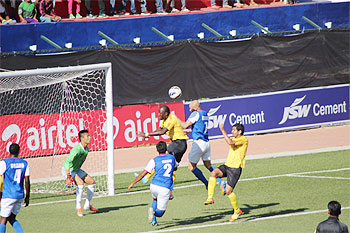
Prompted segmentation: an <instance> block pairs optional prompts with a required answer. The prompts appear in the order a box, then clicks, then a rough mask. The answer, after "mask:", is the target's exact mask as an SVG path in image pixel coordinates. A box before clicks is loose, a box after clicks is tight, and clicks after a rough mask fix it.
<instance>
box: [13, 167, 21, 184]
mask: <svg viewBox="0 0 350 233" xmlns="http://www.w3.org/2000/svg"><path fill="white" fill-rule="evenodd" d="M21 173H22V172H21V169H16V172H15V176H14V177H13V180H14V181H16V182H17V184H19V183H21Z"/></svg>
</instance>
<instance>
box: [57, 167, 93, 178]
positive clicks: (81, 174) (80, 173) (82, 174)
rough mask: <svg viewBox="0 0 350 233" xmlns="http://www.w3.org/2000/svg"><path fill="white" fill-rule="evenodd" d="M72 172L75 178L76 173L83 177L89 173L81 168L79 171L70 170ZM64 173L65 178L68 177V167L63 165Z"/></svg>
mask: <svg viewBox="0 0 350 233" xmlns="http://www.w3.org/2000/svg"><path fill="white" fill-rule="evenodd" d="M70 174H71V176H72V178H73V179H74V176H75V175H78V176H79V177H80V178H82V179H83V178H84V176H86V175H87V173H86V172H85V171H84V170H83V169H80V170H79V171H72V170H70ZM62 175H63V177H64V178H65V179H67V173H66V169H64V167H62Z"/></svg>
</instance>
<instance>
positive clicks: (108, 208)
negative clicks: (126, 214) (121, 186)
mask: <svg viewBox="0 0 350 233" xmlns="http://www.w3.org/2000/svg"><path fill="white" fill-rule="evenodd" d="M146 205H148V204H137V205H125V206H111V207H106V208H99V209H98V210H99V211H98V212H90V213H89V214H102V213H108V212H110V211H117V210H120V209H125V208H132V207H139V206H146Z"/></svg>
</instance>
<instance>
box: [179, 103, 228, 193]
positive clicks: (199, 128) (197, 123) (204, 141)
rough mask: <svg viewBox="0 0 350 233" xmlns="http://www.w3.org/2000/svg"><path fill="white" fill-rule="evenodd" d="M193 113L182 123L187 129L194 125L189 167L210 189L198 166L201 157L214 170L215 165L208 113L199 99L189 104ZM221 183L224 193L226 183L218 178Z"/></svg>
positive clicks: (205, 164)
mask: <svg viewBox="0 0 350 233" xmlns="http://www.w3.org/2000/svg"><path fill="white" fill-rule="evenodd" d="M189 108H190V112H191V115H190V116H189V118H188V119H187V121H186V122H183V123H182V127H183V128H184V129H187V128H188V127H190V126H191V127H192V130H189V131H188V132H190V131H192V138H193V144H192V149H191V151H190V153H189V155H188V161H189V163H188V169H189V170H190V171H191V172H192V173H193V174H194V175H195V176H196V177H197V178H198V179H199V180H200V181H202V182H203V184H204V185H205V187H206V188H207V189H208V180H207V179H206V178H205V177H204V175H203V173H202V171H201V170H200V169H199V168H197V163H198V162H199V159H200V158H202V160H203V163H204V166H205V167H206V168H207V169H208V170H209V171H210V172H212V171H213V170H214V169H215V167H214V166H212V165H211V161H210V142H209V136H208V128H207V126H208V114H207V112H206V111H204V110H202V109H201V106H200V103H199V101H198V100H194V101H192V102H191V103H190V105H189ZM217 181H218V182H219V184H220V189H221V190H222V191H221V192H222V193H224V190H225V189H224V187H225V184H222V179H221V178H217Z"/></svg>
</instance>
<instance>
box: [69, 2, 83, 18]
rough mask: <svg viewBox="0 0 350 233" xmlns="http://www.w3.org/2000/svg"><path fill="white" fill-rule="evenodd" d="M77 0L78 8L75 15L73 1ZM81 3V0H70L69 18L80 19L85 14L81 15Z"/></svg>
mask: <svg viewBox="0 0 350 233" xmlns="http://www.w3.org/2000/svg"><path fill="white" fill-rule="evenodd" d="M74 1H76V3H77V4H76V5H75V7H76V9H75V12H76V14H75V16H74V15H73V2H74ZM80 4H81V0H68V14H69V18H70V19H75V18H77V19H80V18H83V16H81V15H80Z"/></svg>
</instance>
